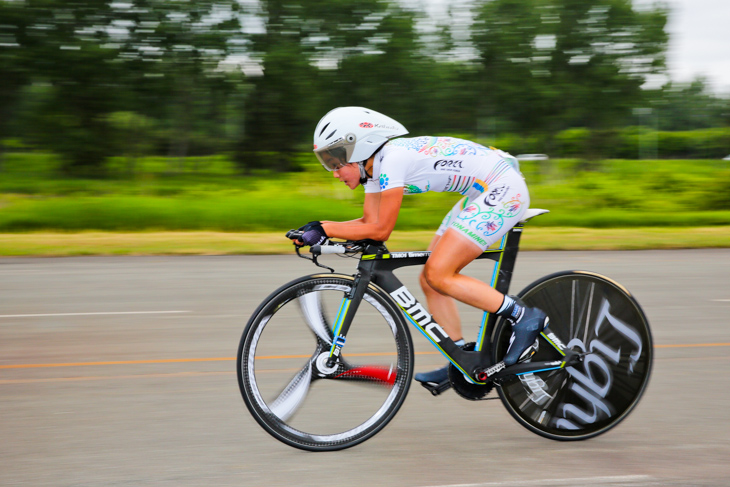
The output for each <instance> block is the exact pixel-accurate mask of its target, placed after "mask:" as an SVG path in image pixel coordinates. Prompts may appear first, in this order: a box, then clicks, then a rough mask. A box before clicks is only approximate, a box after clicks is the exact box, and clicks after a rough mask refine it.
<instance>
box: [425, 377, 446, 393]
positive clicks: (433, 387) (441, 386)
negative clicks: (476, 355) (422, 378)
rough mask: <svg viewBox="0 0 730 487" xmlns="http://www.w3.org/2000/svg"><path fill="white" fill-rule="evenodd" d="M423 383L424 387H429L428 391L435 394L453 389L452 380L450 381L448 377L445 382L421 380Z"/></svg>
mask: <svg viewBox="0 0 730 487" xmlns="http://www.w3.org/2000/svg"><path fill="white" fill-rule="evenodd" d="M421 385H422V386H423V387H425V388H426V389H428V391H429V392H430V393H431V394H432V395H434V396H438V395H439V394H441V393H442V392H444V391H448V390H449V389H451V381H449V380H448V379H446V380H445V381H443V382H438V383H436V382H421Z"/></svg>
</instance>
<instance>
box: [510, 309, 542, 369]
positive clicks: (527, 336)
mask: <svg viewBox="0 0 730 487" xmlns="http://www.w3.org/2000/svg"><path fill="white" fill-rule="evenodd" d="M549 321H550V318H548V316H547V315H546V314H545V312H544V311H542V310H541V309H538V308H525V309H524V312H523V313H522V316H520V318H519V320H517V322H516V323H514V324H513V325H512V336H511V337H510V339H509V341H510V343H509V348H508V349H507V353H506V354H505V356H504V364H505V365H506V366H508V367H509V366H510V365H514V364H516V363H517V361H518V360H519V359H520V357H521V356H522V354H523V353H524V352H525V350H527V349H529V348H530V347H531V346H532V345H533V344H534V343H535V340H536V339H537V337H538V335H540V332H541V331H542V330H544V329H545V328H547V326H548V323H549Z"/></svg>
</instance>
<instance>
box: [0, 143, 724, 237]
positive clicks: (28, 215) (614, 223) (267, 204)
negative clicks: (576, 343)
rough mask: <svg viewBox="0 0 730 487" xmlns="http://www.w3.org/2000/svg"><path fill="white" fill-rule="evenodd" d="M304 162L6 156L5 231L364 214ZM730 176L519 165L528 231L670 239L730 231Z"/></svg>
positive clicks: (632, 165) (154, 227)
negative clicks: (246, 170)
mask: <svg viewBox="0 0 730 487" xmlns="http://www.w3.org/2000/svg"><path fill="white" fill-rule="evenodd" d="M264 156H265V155H264ZM264 156H262V157H264ZM299 159H300V161H299V164H300V166H301V167H302V168H303V169H304V170H303V171H302V172H297V173H289V174H274V173H267V172H264V171H259V172H255V173H254V174H251V175H247V176H241V175H239V174H237V172H236V168H235V167H234V165H233V164H232V163H231V161H230V160H229V159H228V158H226V157H225V156H210V157H196V158H187V159H182V160H177V159H168V158H164V157H149V158H143V159H139V160H138V161H136V166H135V167H136V172H134V173H129V172H128V168H129V166H128V162H129V161H127V160H125V159H119V158H114V159H112V160H110V162H109V165H108V173H109V175H110V177H108V178H106V179H78V178H76V179H74V178H64V177H59V176H58V167H59V166H58V160H57V158H55V157H53V156H51V155H48V154H36V153H17V154H15V153H11V154H6V155H5V157H4V159H3V164H2V169H3V172H1V173H0V232H2V233H9V232H10V233H13V232H39V231H60V232H78V231H86V230H98V231H122V232H137V231H219V232H265V231H282V230H287V229H289V228H296V227H299V226H300V225H302V224H303V223H306V222H307V221H310V220H314V219H321V220H349V219H353V218H357V217H359V216H360V215H361V214H362V201H363V194H362V190H356V191H350V190H349V189H347V188H346V187H345V186H344V185H342V184H341V183H339V182H337V181H336V180H334V179H333V178H332V175H331V174H330V173H327V172H325V171H323V170H322V169H321V167H320V166H319V165H318V164H317V162H316V161H315V160H313V157H312V156H311V155H309V154H303V155H301V156H300V157H299ZM729 168H730V164H728V163H727V162H725V161H709V160H706V161H623V160H621V161H598V162H585V161H580V160H571V159H561V160H551V161H549V162H548V163H547V164H546V163H543V162H537V161H530V162H523V163H522V170H523V173H524V175H525V178H526V180H527V182H528V185H529V188H530V193H531V199H532V203H531V206H532V207H534V208H547V209H549V210H550V211H551V213H550V214H549V215H546V216H543V217H540V218H538V219H537V220H536V221H535V222H534V223H533V224H531V225H534V226H535V227H584V228H627V227H630V228H640V227H668V228H671V229H675V230H676V231H681V229H683V228H687V227H698V226H723V225H730V169H729ZM458 198H459V195H455V194H450V193H446V194H444V193H428V194H426V195H420V196H418V197H406V198H405V199H404V203H403V208H402V210H401V213H400V215H399V219H398V223H397V226H396V231H404V230H433V229H435V228H436V227H438V225H439V223H440V222H441V219H442V218H443V216H444V215H445V213H446V212H447V211H448V210H449V209H450V208H451V206H452V205H453V204H454V203H455V202H456V201H457V200H458Z"/></svg>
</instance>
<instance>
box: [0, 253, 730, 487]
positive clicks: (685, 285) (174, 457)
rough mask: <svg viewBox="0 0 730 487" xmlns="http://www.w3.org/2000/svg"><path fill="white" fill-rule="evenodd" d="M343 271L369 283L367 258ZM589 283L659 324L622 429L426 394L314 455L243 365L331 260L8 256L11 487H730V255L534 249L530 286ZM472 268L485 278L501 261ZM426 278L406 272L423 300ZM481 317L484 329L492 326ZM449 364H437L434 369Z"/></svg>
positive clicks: (3, 406) (1, 479)
mask: <svg viewBox="0 0 730 487" xmlns="http://www.w3.org/2000/svg"><path fill="white" fill-rule="evenodd" d="M327 262H329V263H333V264H336V265H337V269H338V271H343V272H351V271H352V270H354V265H355V261H353V260H339V259H337V258H334V257H332V258H329V259H327ZM569 268H571V269H587V270H593V271H596V272H599V273H603V274H606V275H608V276H611V277H613V278H614V279H616V280H618V281H620V282H621V283H622V284H624V285H625V286H626V287H627V288H629V289H630V290H631V291H632V292H633V293H634V295H635V296H636V297H637V299H638V300H639V302H640V303H641V304H642V306H643V307H644V311H645V312H646V314H647V316H648V317H649V321H650V323H651V325H652V331H653V334H654V341H655V345H656V346H657V348H656V355H655V361H654V371H653V375H652V379H651V382H650V384H649V388H648V390H647V392H646V394H645V395H644V397H643V399H642V401H641V403H640V404H639V405H638V407H637V408H636V409H635V411H634V412H633V413H632V414H631V415H630V416H629V417H628V418H627V419H626V420H625V421H624V422H623V423H621V424H620V425H619V426H618V427H617V428H615V429H613V430H611V431H610V432H608V433H607V434H605V435H603V436H601V437H598V438H594V439H591V440H588V441H584V442H571V443H562V442H554V441H550V440H547V439H543V438H540V437H538V436H536V435H534V434H532V433H530V432H529V431H527V430H526V429H524V428H522V427H521V426H520V425H518V424H517V423H516V422H515V421H514V420H513V419H512V418H511V417H510V416H509V415H508V413H507V412H506V410H505V409H504V407H503V406H502V405H501V403H500V402H499V401H486V402H469V401H465V400H463V399H460V398H459V397H457V396H456V395H455V394H453V393H448V394H446V395H443V396H440V397H438V398H434V397H432V396H430V395H429V394H428V393H427V392H426V391H425V390H424V389H422V388H421V387H417V386H414V387H413V388H412V389H411V392H410V394H409V396H408V399H407V400H406V403H405V405H404V406H403V408H402V409H401V411H400V412H399V413H398V415H397V416H396V418H395V419H394V420H393V421H392V422H391V423H390V424H389V425H388V427H386V428H385V429H384V430H383V431H382V432H381V433H380V434H378V435H377V436H375V437H374V438H372V439H370V440H369V441H367V442H365V443H363V444H361V445H359V446H357V447H355V448H352V449H349V450H345V451H341V452H333V453H308V452H303V451H299V450H296V449H293V448H291V447H288V446H286V445H284V444H282V443H279V442H278V441H276V440H274V439H273V438H271V437H270V436H269V435H268V434H266V433H265V432H264V431H263V430H262V429H261V428H260V427H259V426H258V424H257V423H256V422H255V421H254V420H253V419H252V417H251V416H250V415H249V414H248V411H247V410H246V408H245V406H244V404H243V402H242V400H241V396H240V393H239V391H238V385H237V381H236V375H235V361H234V359H233V357H234V356H235V354H236V351H237V347H238V342H239V339H240V335H241V332H242V330H243V327H244V325H245V323H246V320H247V319H248V316H249V315H250V314H251V312H252V311H253V309H254V308H255V307H256V305H257V304H258V303H259V302H260V301H261V300H262V299H263V298H265V297H266V296H267V295H268V294H269V293H270V292H271V291H272V290H273V289H275V288H276V287H278V286H279V285H281V284H283V283H284V282H286V281H288V280H290V279H293V278H295V277H298V276H300V275H303V274H307V273H311V272H314V271H315V268H314V267H313V266H312V265H311V264H309V263H307V262H305V261H302V260H299V259H297V258H296V257H294V256H245V257H234V256H227V257H120V258H106V257H83V258H64V259H25V258H23V259H0V439H1V440H2V441H0V485H2V486H14V485H31V486H47V485H48V486H51V485H52V486H86V485H88V486H121V485H125V486H126V485H133V486H144V485H155V486H157V485H162V486H164V485H169V486H228V485H231V486H232V485H236V486H241V485H245V486H249V485H261V486H288V485H297V486H314V485H323V484H336V485H347V486H349V485H355V486H370V485H379V486H403V487H412V486H413V487H416V486H453V485H462V486H463V485H465V484H466V485H474V486H476V485H484V486H543V485H561V486H579V485H580V486H582V485H602V486H603V485H609V486H661V485H672V486H688V485H692V486H713V487H714V486H727V485H730V480H728V479H730V440H728V438H730V420H729V419H728V411H729V410H730V391H729V389H730V381H729V380H728V373H730V250H680V251H636V252H525V253H523V254H522V255H520V258H519V261H518V264H517V269H516V274H515V277H514V280H513V291H517V290H519V289H521V288H522V287H524V286H525V285H526V284H528V283H529V282H531V281H533V280H535V279H537V278H538V277H540V276H542V275H545V274H548V273H551V272H555V271H558V270H563V269H569ZM467 271H468V273H470V274H472V275H476V276H482V277H485V276H486V275H487V273H488V272H489V269H488V263H487V264H486V265H485V263H484V261H482V262H478V263H475V264H473V265H472V266H470V267H469V268H467ZM416 272H417V270H416V269H407V270H403V271H402V272H399V277H400V278H401V279H402V280H403V281H404V282H405V283H406V285H408V286H409V288H410V289H411V290H412V291H413V292H414V294H416V296H417V297H419V298H420V297H421V295H420V293H419V292H417V284H416V279H415V277H416ZM462 313H463V316H464V322H465V323H467V324H465V330H466V332H467V334H470V333H474V334H475V333H476V326H477V325H476V322H477V321H478V318H479V316H480V314H479V313H476V312H473V311H471V310H468V309H466V308H462ZM413 337H414V342H415V344H416V350H417V351H428V350H431V348H430V345H428V344H427V343H426V341H425V339H424V338H423V337H422V336H421V335H420V334H417V333H415V332H414V333H413ZM441 362H442V359H440V358H439V356H437V355H427V354H424V355H418V356H417V364H416V368H417V370H427V369H429V368H430V367H433V366H434V365H440V364H441Z"/></svg>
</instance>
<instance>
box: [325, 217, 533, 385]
mask: <svg viewBox="0 0 730 487" xmlns="http://www.w3.org/2000/svg"><path fill="white" fill-rule="evenodd" d="M522 229H523V224H521V223H520V224H518V225H515V226H514V227H513V228H512V229H511V230H510V231H509V232H508V233H507V235H506V236H505V238H504V240H503V241H502V246H501V247H500V248H498V249H488V250H486V251H484V252H483V253H482V254H481V255H479V256H478V257H477V258H476V259H475V260H479V259H490V260H493V261H495V262H496V263H497V269H496V270H495V273H496V281H494V279H493V281H494V287H495V289H496V290H497V291H499V292H501V293H503V294H507V293H508V292H509V286H510V282H511V280H512V273H513V272H514V267H515V262H516V260H517V253H518V251H519V244H520V237H521V235H522ZM430 255H431V252H429V251H423V252H392V253H391V252H389V251H388V249H387V247H386V246H385V245H384V244H382V243H375V242H374V243H373V244H371V245H368V246H367V247H366V248H365V251H364V253H363V255H362V256H361V258H360V263H359V264H358V267H357V271H358V273H357V276H356V277H355V282H356V285H355V287H354V288H353V289H352V291H351V292H350V294H349V295H348V296H347V298H348V299H351V300H352V302H351V304H350V307H349V308H348V311H347V314H346V316H345V317H344V319H343V322H342V326H341V328H340V331H339V334H340V335H342V336H346V334H347V331H348V330H349V327H350V324H351V323H352V320H353V318H354V316H355V312H356V311H357V306H358V305H359V302H360V300H362V296H363V294H364V292H365V289H366V288H367V286H368V284H369V283H370V282H373V283H374V284H377V285H378V286H379V287H381V288H382V289H383V290H385V291H386V292H387V293H388V294H389V295H390V296H391V297H392V298H393V299H394V300H395V301H396V303H397V304H398V305H399V306H400V308H401V309H402V310H403V311H404V313H403V314H404V316H405V317H406V319H407V321H409V322H410V323H411V324H412V325H413V326H415V327H416V328H417V329H418V330H419V331H420V332H421V333H422V334H423V335H424V336H425V337H426V339H428V340H429V341H430V342H431V344H432V345H433V346H434V347H435V348H436V349H437V350H439V351H440V352H441V353H443V355H444V356H445V357H446V358H447V359H448V360H449V361H450V362H451V363H452V364H454V366H456V367H457V368H458V369H460V370H461V371H462V372H463V373H465V374H466V375H467V376H469V377H471V378H474V377H475V374H476V372H477V371H478V370H483V369H484V368H485V367H487V366H489V365H492V362H491V360H492V359H491V355H492V347H491V342H490V340H489V337H491V335H492V331H493V329H494V325H495V323H496V319H497V316H496V315H495V314H493V313H488V314H487V315H486V320H485V322H484V323H483V325H482V330H481V331H480V333H479V339H478V343H477V347H476V350H477V351H465V350H462V349H461V347H459V346H458V345H456V344H455V343H454V341H453V340H451V338H449V336H448V335H447V334H446V332H445V331H444V330H443V328H441V327H440V326H439V325H438V324H437V323H436V322H435V321H434V320H433V317H432V316H431V314H430V313H428V311H426V308H424V307H423V306H422V305H421V304H420V303H419V302H418V300H417V299H416V298H415V297H414V296H413V295H412V294H410V292H409V291H408V290H407V288H406V287H405V286H404V285H403V283H402V282H401V281H400V280H399V279H398V278H397V277H396V276H395V274H393V271H394V270H395V269H398V268H401V267H410V266H416V265H424V264H425V263H426V261H427V260H428V257H429V256H430ZM399 291H401V292H400V293H399ZM403 291H405V292H403ZM406 293H407V294H406ZM399 297H400V298H401V299H400V301H399ZM404 297H407V299H408V301H407V304H408V305H409V307H408V309H409V310H411V311H413V310H417V311H420V312H421V313H419V314H417V315H416V316H418V317H420V318H419V319H418V321H416V319H414V317H412V315H411V314H409V313H408V312H407V309H406V308H405V307H404V304H406V303H403V302H402V301H404V299H403V298H404Z"/></svg>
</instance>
